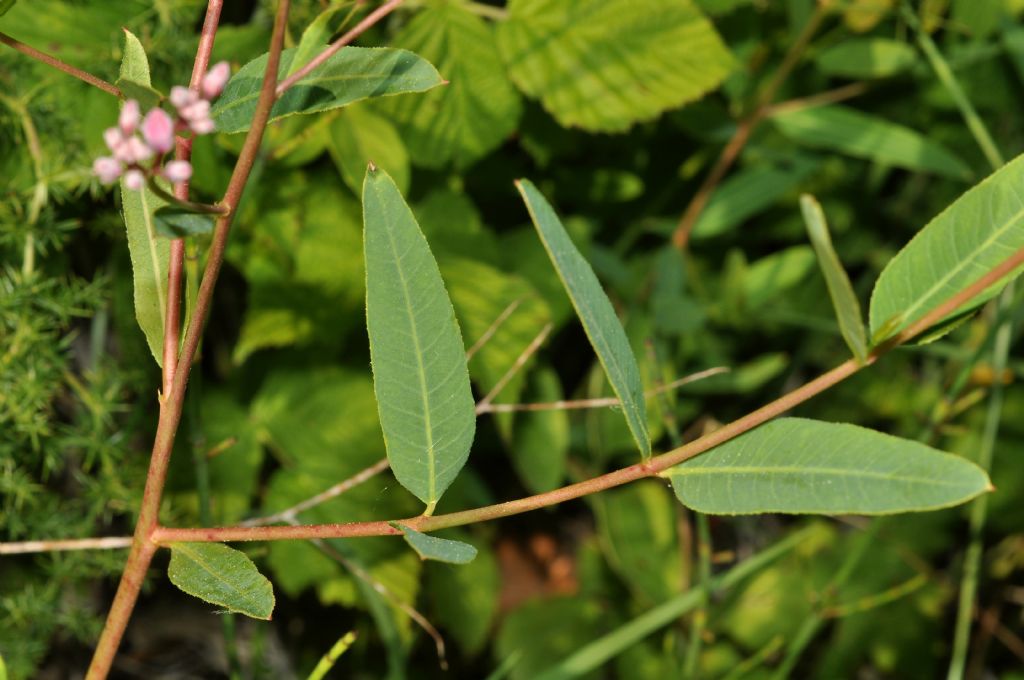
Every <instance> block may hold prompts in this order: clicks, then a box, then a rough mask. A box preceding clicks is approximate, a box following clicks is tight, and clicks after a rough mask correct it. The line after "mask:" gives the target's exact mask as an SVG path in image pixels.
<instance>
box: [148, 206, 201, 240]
mask: <svg viewBox="0 0 1024 680" xmlns="http://www.w3.org/2000/svg"><path fill="white" fill-rule="evenodd" d="M153 220H154V222H155V223H156V231H157V233H158V234H160V235H161V236H167V237H168V238H184V237H186V236H199V235H201V234H209V233H210V232H211V231H213V222H214V220H213V215H210V214H208V213H195V212H192V211H191V210H186V209H185V208H179V207H177V206H173V205H165V206H164V207H162V208H160V209H158V210H157V211H156V212H154V213H153Z"/></svg>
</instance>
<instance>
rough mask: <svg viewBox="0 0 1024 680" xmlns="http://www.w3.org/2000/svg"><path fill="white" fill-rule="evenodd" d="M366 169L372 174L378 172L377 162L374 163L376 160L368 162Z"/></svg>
mask: <svg viewBox="0 0 1024 680" xmlns="http://www.w3.org/2000/svg"><path fill="white" fill-rule="evenodd" d="M366 171H367V172H368V173H370V174H371V175H374V174H376V173H377V164H376V163H374V162H373V161H372V160H371V161H369V162H368V163H367V164H366Z"/></svg>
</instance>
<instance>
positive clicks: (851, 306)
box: [800, 194, 868, 361]
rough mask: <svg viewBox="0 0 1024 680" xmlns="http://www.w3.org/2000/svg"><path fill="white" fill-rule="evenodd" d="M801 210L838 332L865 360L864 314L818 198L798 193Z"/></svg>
mask: <svg viewBox="0 0 1024 680" xmlns="http://www.w3.org/2000/svg"><path fill="white" fill-rule="evenodd" d="M800 210H801V212H802V213H803V216H804V224H806V226H807V234H808V236H809V237H810V239H811V245H812V246H813V247H814V253H815V255H817V256H818V266H819V267H821V273H822V274H823V275H824V276H825V285H826V286H828V294H829V297H831V298H832V307H833V308H834V309H835V311H836V320H837V321H838V322H839V332H840V333H842V335H843V340H845V341H846V344H847V345H848V346H849V347H850V351H851V352H853V356H855V357H856V358H857V360H858V361H864V359H865V358H867V356H868V338H867V331H866V330H865V329H864V317H863V316H861V311H860V302H858V301H857V294H856V293H854V292H853V285H852V284H851V283H850V277H849V276H847V274H846V270H845V269H843V263H842V262H841V261H840V260H839V255H838V254H836V250H835V248H834V247H832V237H831V236H829V233H828V222H826V221H825V213H824V211H822V209H821V205H820V204H819V203H818V201H816V200H815V199H814V197H813V196H810V195H808V194H804V195H803V196H801V197H800Z"/></svg>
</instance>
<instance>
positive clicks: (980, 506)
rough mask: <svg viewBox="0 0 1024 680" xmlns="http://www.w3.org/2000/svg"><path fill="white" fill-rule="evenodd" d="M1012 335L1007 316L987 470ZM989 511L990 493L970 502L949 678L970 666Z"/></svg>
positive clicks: (988, 426) (983, 459)
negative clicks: (968, 525)
mask: <svg viewBox="0 0 1024 680" xmlns="http://www.w3.org/2000/svg"><path fill="white" fill-rule="evenodd" d="M1013 291H1014V286H1013V285H1012V284H1011V285H1009V286H1007V287H1006V290H1004V291H1003V293H1002V295H1001V296H1000V298H999V309H1001V310H1002V309H1005V308H1008V307H1009V305H1010V304H1011V302H1012V300H1013ZM1012 337H1013V321H1012V320H1011V319H1010V318H1006V319H1005V320H1004V321H1003V322H1002V323H1000V325H999V328H998V330H997V331H996V342H995V346H994V347H993V349H992V368H993V370H994V371H995V374H996V376H997V379H996V380H995V381H994V382H993V383H992V394H991V396H990V397H989V402H988V410H987V412H986V413H985V429H984V430H983V432H982V439H981V452H980V453H979V454H978V465H979V466H980V467H981V468H982V469H984V470H985V471H986V472H988V471H989V470H990V469H991V467H992V458H993V454H994V453H995V447H996V440H997V439H998V437H999V421H1000V419H1001V418H1002V414H1003V401H1004V390H1003V383H1002V380H1000V379H999V378H998V377H999V376H1001V375H1002V374H1003V371H1004V370H1005V369H1006V364H1007V359H1008V358H1009V355H1010V341H1011V339H1012ZM987 513H988V496H987V494H982V495H981V496H979V497H978V498H976V499H975V500H974V501H973V502H972V503H971V514H970V537H971V538H970V543H969V544H968V546H967V553H966V554H965V555H964V573H963V577H962V578H961V580H960V595H959V601H958V605H957V606H958V610H957V617H956V628H955V632H954V636H953V656H952V659H951V660H950V663H949V673H948V675H947V677H948V678H949V680H960V678H963V676H964V669H965V668H966V666H967V653H968V649H969V646H970V638H971V621H972V620H973V618H974V604H975V599H976V597H977V594H978V578H979V575H980V571H981V555H982V552H983V550H984V546H985V543H984V537H983V535H982V532H983V530H984V528H985V518H986V515H987Z"/></svg>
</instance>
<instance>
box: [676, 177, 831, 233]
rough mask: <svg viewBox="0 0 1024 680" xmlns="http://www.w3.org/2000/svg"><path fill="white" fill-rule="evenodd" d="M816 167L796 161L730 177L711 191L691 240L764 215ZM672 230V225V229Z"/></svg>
mask: <svg viewBox="0 0 1024 680" xmlns="http://www.w3.org/2000/svg"><path fill="white" fill-rule="evenodd" d="M817 167H818V163H815V162H811V161H808V160H805V159H801V158H796V159H795V162H792V163H789V164H787V165H778V166H776V165H755V166H753V167H751V168H748V169H745V170H742V171H740V172H738V173H736V174H735V175H734V176H733V177H730V178H729V179H727V180H726V181H725V182H723V183H722V186H720V187H719V188H718V190H717V191H715V193H714V194H712V196H711V200H710V201H708V206H707V208H706V209H705V210H704V211H703V212H702V213H701V215H700V218H698V220H697V223H696V224H694V225H693V238H694V239H700V238H710V237H713V236H718V235H720V234H724V233H725V232H727V231H729V230H730V229H733V228H734V227H736V226H738V225H740V224H741V223H743V222H744V221H745V220H747V219H749V218H751V217H754V216H755V215H757V214H759V213H761V212H764V210H766V209H767V208H769V207H771V206H772V205H774V204H775V203H777V202H778V201H779V200H780V199H781V198H782V197H783V196H785V195H786V194H788V193H789V192H790V191H791V190H792V189H793V187H795V186H796V185H797V184H799V183H800V182H801V181H802V180H803V179H804V178H805V177H807V176H808V175H810V174H811V173H812V172H813V171H814V170H815V169H816V168H817ZM675 226H676V223H675V221H673V222H672V228H673V229H674V228H675Z"/></svg>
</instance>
